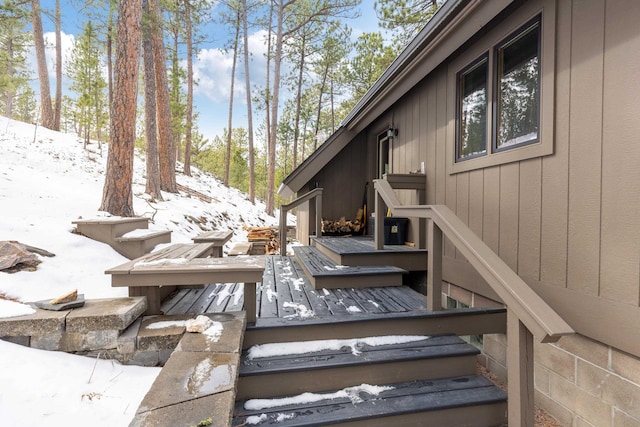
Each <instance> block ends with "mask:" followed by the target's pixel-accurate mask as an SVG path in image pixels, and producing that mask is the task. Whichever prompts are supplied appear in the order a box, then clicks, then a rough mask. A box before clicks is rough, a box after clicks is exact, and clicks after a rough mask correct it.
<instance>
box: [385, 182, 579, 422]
mask: <svg viewBox="0 0 640 427" xmlns="http://www.w3.org/2000/svg"><path fill="white" fill-rule="evenodd" d="M374 188H375V193H376V200H375V206H376V208H375V209H376V230H375V239H376V247H377V248H378V249H380V248H381V247H382V246H383V242H382V238H381V237H380V235H381V234H382V226H381V225H380V223H381V221H382V213H381V211H382V210H383V208H382V205H383V202H384V203H386V205H387V207H388V208H389V209H390V210H391V212H392V213H394V214H397V215H402V216H407V217H414V218H426V219H427V221H428V228H429V236H428V239H429V240H428V266H427V267H428V268H427V306H428V307H429V309H431V310H441V309H442V302H441V295H442V252H443V251H442V248H443V236H446V237H447V238H448V239H449V240H450V241H451V242H452V243H453V245H454V246H455V247H456V249H457V250H458V251H460V253H462V255H464V257H465V258H466V259H467V261H469V263H470V264H471V266H472V267H473V268H474V269H475V270H476V271H477V272H478V273H479V274H480V276H482V278H483V279H484V280H485V281H486V282H487V283H488V284H489V286H491V288H492V289H493V290H494V291H495V292H496V293H497V294H498V296H499V297H500V298H501V299H502V301H503V302H504V304H505V305H506V306H507V367H508V371H507V382H508V386H507V387H508V393H509V396H510V397H509V403H508V406H509V408H508V424H509V425H514V426H524V427H533V425H534V399H533V396H534V386H533V338H534V337H535V338H536V339H537V340H538V341H540V342H543V343H548V342H555V341H557V340H559V339H560V338H561V337H562V336H564V335H569V334H573V333H575V331H574V330H573V329H572V328H571V326H569V324H567V323H566V322H565V321H564V319H562V317H560V315H559V314H558V313H556V312H555V311H554V310H553V308H551V307H550V306H549V305H548V304H547V303H546V302H545V301H544V300H543V299H542V298H540V296H539V295H538V294H536V293H535V292H534V290H533V289H531V287H530V286H529V285H527V283H525V281H524V280H522V279H521V278H520V276H518V275H517V274H516V273H515V272H514V271H513V270H512V269H511V268H510V267H509V266H508V265H507V264H506V263H505V262H504V261H503V260H502V259H501V258H500V257H499V256H498V255H497V254H496V253H495V252H494V251H493V250H492V249H491V248H490V247H489V246H487V244H486V243H484V242H483V241H482V239H480V238H479V237H478V236H477V235H476V234H475V233H474V232H473V231H472V230H471V229H470V228H469V227H467V225H466V224H465V223H464V222H462V221H461V220H460V218H458V217H457V216H456V214H455V213H454V212H453V211H452V210H451V209H449V208H448V207H447V206H444V205H412V206H403V205H402V204H401V203H400V202H399V201H398V198H397V197H396V195H395V193H394V191H393V188H392V186H391V184H390V183H389V182H388V181H386V180H384V179H376V180H374Z"/></svg>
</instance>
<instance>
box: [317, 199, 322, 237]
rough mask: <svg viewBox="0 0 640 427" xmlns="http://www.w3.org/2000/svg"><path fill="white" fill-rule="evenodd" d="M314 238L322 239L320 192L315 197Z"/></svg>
mask: <svg viewBox="0 0 640 427" xmlns="http://www.w3.org/2000/svg"><path fill="white" fill-rule="evenodd" d="M316 237H322V192H320V193H318V195H317V196H316Z"/></svg>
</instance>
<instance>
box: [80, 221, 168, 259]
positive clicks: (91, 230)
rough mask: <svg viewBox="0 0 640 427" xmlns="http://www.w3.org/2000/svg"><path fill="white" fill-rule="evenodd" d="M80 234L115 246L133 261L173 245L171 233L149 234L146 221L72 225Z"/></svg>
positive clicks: (165, 231)
mask: <svg viewBox="0 0 640 427" xmlns="http://www.w3.org/2000/svg"><path fill="white" fill-rule="evenodd" d="M72 223H73V224H75V226H76V230H77V232H78V233H79V234H82V235H83V236H87V237H89V238H91V239H93V240H97V241H99V242H103V243H106V244H108V245H109V246H111V247H112V248H113V249H115V250H116V252H118V253H119V254H120V255H122V256H125V257H127V258H129V259H135V258H138V257H141V256H143V255H145V254H147V253H149V252H151V251H152V250H153V248H155V247H156V245H159V244H161V243H170V242H171V231H167V230H149V219H148V218H145V217H132V218H123V217H104V218H94V219H79V220H75V221H72Z"/></svg>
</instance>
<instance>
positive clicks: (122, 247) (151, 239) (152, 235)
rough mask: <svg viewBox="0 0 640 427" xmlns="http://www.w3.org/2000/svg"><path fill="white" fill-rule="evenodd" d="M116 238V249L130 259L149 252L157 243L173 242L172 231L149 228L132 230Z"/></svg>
mask: <svg viewBox="0 0 640 427" xmlns="http://www.w3.org/2000/svg"><path fill="white" fill-rule="evenodd" d="M113 240H114V244H115V246H114V245H112V246H113V247H114V249H115V250H116V251H118V253H120V254H122V255H123V256H125V257H127V258H129V259H135V258H139V257H141V256H143V255H145V254H148V253H149V252H151V251H152V250H153V248H155V247H156V246H157V245H160V244H163V243H171V231H169V230H149V229H147V228H142V229H136V230H131V231H129V232H128V233H126V234H124V235H122V236H118V237H116V238H114V239H113Z"/></svg>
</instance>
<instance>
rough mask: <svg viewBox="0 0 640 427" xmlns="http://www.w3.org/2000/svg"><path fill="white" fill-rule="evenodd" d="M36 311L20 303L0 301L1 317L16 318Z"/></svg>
mask: <svg viewBox="0 0 640 427" xmlns="http://www.w3.org/2000/svg"><path fill="white" fill-rule="evenodd" d="M35 312H36V311H35V310H34V309H33V308H32V307H31V306H30V305H27V304H23V303H21V302H16V301H9V300H4V299H0V313H2V317H17V316H24V315H26V314H33V313H35Z"/></svg>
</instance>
